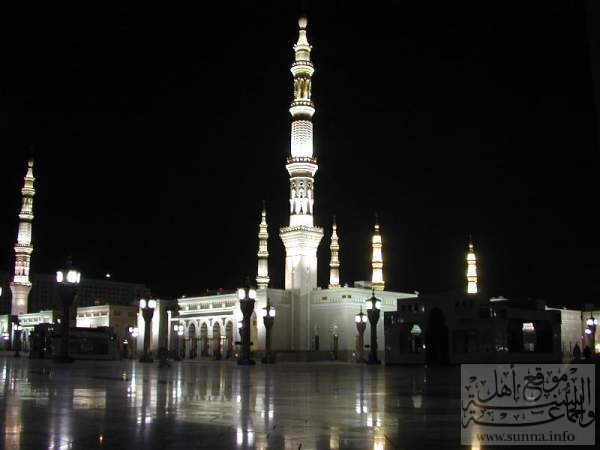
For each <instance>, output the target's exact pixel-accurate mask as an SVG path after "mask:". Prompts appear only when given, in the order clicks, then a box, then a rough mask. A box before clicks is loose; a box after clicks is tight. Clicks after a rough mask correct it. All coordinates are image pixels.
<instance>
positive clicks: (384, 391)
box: [0, 357, 460, 450]
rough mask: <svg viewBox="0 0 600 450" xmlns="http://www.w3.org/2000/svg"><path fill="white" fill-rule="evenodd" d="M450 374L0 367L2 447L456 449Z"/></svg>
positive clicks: (33, 363)
mask: <svg viewBox="0 0 600 450" xmlns="http://www.w3.org/2000/svg"><path fill="white" fill-rule="evenodd" d="M459 371H460V369H459V368H451V369H445V370H444V371H437V372H436V371H432V370H428V369H424V368H422V367H393V368H390V367H369V366H366V365H351V364H343V363H320V364H319V363H316V364H300V363H297V364H294V363H288V364H276V365H273V366H261V365H257V366H255V367H238V366H237V365H235V364H234V363H231V362H208V361H207V362H181V363H176V364H173V365H172V367H171V368H169V369H159V368H158V367H157V366H156V365H143V364H139V363H137V362H132V361H114V362H100V361H96V362H92V361H89V362H86V361H78V362H76V363H75V364H73V365H72V366H60V365H56V364H54V363H53V362H51V361H39V360H28V359H25V358H21V359H20V360H19V359H15V358H10V357H6V358H0V385H1V387H0V427H1V429H2V430H3V436H2V437H1V438H0V439H1V440H2V442H1V443H0V447H1V446H4V448H6V449H42V448H44V449H71V448H81V449H90V448H119V449H121V448H123V449H125V448H127V449H134V448H145V449H159V448H160V449H163V448H169V449H171V448H176V449H178V448H181V449H183V448H223V449H229V448H239V449H245V448H256V449H281V448H286V449H299V448H300V449H303V450H305V449H366V448H368V449H374V450H383V449H388V448H411V449H412V448H425V447H435V448H459V447H460V428H459V427H460V418H459V415H458V414H459V413H458V404H459V400H458V392H459V386H458V383H459V375H460V374H459Z"/></svg>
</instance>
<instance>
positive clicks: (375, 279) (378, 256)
mask: <svg viewBox="0 0 600 450" xmlns="http://www.w3.org/2000/svg"><path fill="white" fill-rule="evenodd" d="M372 246H373V257H372V259H371V268H372V270H373V276H372V278H371V283H372V284H373V289H374V290H376V291H383V289H384V288H385V282H384V281H383V254H382V252H381V248H382V246H383V242H382V241H381V234H379V217H378V215H377V213H375V227H374V233H373V239H372Z"/></svg>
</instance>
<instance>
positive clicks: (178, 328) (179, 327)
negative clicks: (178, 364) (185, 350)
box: [173, 323, 185, 361]
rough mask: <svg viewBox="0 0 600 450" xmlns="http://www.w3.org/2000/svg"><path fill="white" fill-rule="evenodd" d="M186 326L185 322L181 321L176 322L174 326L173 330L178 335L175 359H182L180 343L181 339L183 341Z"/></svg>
mask: <svg viewBox="0 0 600 450" xmlns="http://www.w3.org/2000/svg"><path fill="white" fill-rule="evenodd" d="M184 328H185V327H184V326H183V324H181V323H179V324H175V325H174V326H173V331H174V332H175V335H176V336H177V337H176V338H175V339H176V341H175V361H181V350H179V345H180V341H181V337H182V336H183V330H184Z"/></svg>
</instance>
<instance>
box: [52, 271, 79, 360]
mask: <svg viewBox="0 0 600 450" xmlns="http://www.w3.org/2000/svg"><path fill="white" fill-rule="evenodd" d="M80 281H81V273H80V272H79V271H77V270H75V269H74V268H73V265H72V263H71V260H70V259H69V260H68V261H67V267H66V268H65V269H63V270H58V271H57V272H56V283H57V284H58V292H59V295H60V300H61V302H62V307H63V314H62V322H61V325H62V327H61V328H62V330H61V332H62V339H61V341H62V342H61V346H60V355H59V356H58V357H57V358H56V359H55V361H56V362H61V363H71V362H73V358H71V356H70V355H69V332H70V330H71V305H72V304H73V301H74V300H75V295H76V294H77V287H78V286H79V282H80Z"/></svg>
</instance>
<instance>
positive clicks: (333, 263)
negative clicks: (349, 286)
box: [329, 216, 340, 288]
mask: <svg viewBox="0 0 600 450" xmlns="http://www.w3.org/2000/svg"><path fill="white" fill-rule="evenodd" d="M338 241H339V240H338V235H337V225H336V223H335V216H334V217H333V226H332V230H331V245H330V247H329V249H330V250H331V260H330V262H329V287H330V288H337V287H340V257H339V254H340V244H339V242H338Z"/></svg>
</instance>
